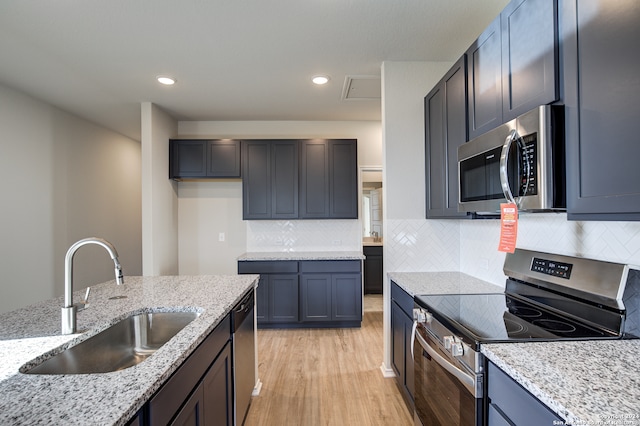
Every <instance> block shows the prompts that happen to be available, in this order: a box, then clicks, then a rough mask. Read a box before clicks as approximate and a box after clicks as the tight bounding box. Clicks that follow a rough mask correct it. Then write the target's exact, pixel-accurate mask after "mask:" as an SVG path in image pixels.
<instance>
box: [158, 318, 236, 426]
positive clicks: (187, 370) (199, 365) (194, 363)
mask: <svg viewBox="0 0 640 426" xmlns="http://www.w3.org/2000/svg"><path fill="white" fill-rule="evenodd" d="M230 338H231V316H230V315H227V316H226V317H225V319H224V320H222V322H221V323H220V324H218V326H217V327H216V328H215V329H214V330H213V331H212V332H211V334H209V336H208V337H207V338H206V339H205V340H204V341H203V342H202V343H201V344H200V346H198V347H197V348H196V350H195V351H194V352H193V353H192V354H191V355H189V358H187V360H186V361H185V362H184V364H182V366H181V367H180V368H179V369H178V370H177V371H176V372H175V373H173V375H172V376H171V377H170V378H169V380H168V381H167V382H166V383H165V384H164V386H162V387H161V388H160V390H159V391H158V393H156V394H155V395H154V396H153V397H152V398H151V400H150V401H149V417H150V421H151V424H168V423H169V421H170V420H171V419H172V418H173V416H174V415H175V414H176V413H177V412H178V410H179V409H180V406H181V405H182V403H183V402H184V401H185V399H186V397H187V395H189V394H190V393H191V391H192V390H193V389H194V388H195V387H196V386H197V385H198V382H199V381H200V379H201V378H202V376H204V373H205V372H206V371H207V369H208V368H209V366H210V365H211V363H212V362H213V360H214V359H215V357H216V355H217V354H218V353H219V352H220V351H221V350H223V349H224V346H225V345H226V344H227V342H228V341H229V339H230Z"/></svg>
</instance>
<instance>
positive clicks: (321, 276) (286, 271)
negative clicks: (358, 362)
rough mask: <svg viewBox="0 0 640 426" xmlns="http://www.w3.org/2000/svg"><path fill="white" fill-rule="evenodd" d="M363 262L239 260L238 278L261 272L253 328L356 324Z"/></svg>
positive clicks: (359, 308)
mask: <svg viewBox="0 0 640 426" xmlns="http://www.w3.org/2000/svg"><path fill="white" fill-rule="evenodd" d="M361 264H362V262H361V261H359V260H335V261H331V260H329V261H239V262H238V274H260V282H259V284H258V289H257V293H256V305H257V319H258V326H259V327H261V328H273V327H335V326H344V327H352V326H360V324H361V321H362V266H361Z"/></svg>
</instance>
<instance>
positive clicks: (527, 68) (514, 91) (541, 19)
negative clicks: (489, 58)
mask: <svg viewBox="0 0 640 426" xmlns="http://www.w3.org/2000/svg"><path fill="white" fill-rule="evenodd" d="M557 17H558V13H557V2H556V1H549V0H544V1H540V0H514V1H512V2H510V3H509V4H508V5H507V6H506V7H505V8H504V10H503V11H502V13H501V14H500V22H501V33H502V107H503V110H502V111H503V120H502V121H503V122H507V121H509V120H511V119H513V118H516V117H517V116H519V115H521V114H524V113H525V112H527V111H530V110H531V109H533V108H535V107H537V106H539V105H546V104H549V103H551V102H554V101H556V100H557V99H558V88H557V86H558V79H557V75H558V73H557V65H556V63H557V59H556V58H557V53H558V42H557V40H558V36H557V30H556V29H557V28H558V25H557V19H558V18H557Z"/></svg>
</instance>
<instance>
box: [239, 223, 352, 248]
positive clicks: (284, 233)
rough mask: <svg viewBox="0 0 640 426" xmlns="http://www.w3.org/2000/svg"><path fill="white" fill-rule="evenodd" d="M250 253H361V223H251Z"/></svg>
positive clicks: (249, 233)
mask: <svg viewBox="0 0 640 426" xmlns="http://www.w3.org/2000/svg"><path fill="white" fill-rule="evenodd" d="M247 251H248V252H280V251H362V230H361V229H360V221H358V220H353V219H348V220H347V219H344V220H250V221H247Z"/></svg>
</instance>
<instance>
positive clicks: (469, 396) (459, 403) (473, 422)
mask: <svg viewBox="0 0 640 426" xmlns="http://www.w3.org/2000/svg"><path fill="white" fill-rule="evenodd" d="M414 335H415V337H414V344H413V358H414V369H415V394H414V399H415V414H414V418H415V424H416V425H417V426H437V425H447V426H480V425H482V416H483V411H482V375H481V374H473V373H471V372H469V371H465V370H463V369H462V368H461V366H460V365H456V362H455V360H454V359H452V356H451V355H450V354H449V353H448V352H447V351H446V350H445V349H444V348H443V347H442V345H441V344H440V343H439V342H438V341H437V339H435V338H433V337H432V336H431V335H430V334H429V332H427V330H426V329H425V328H424V326H423V325H421V324H418V326H417V328H416V329H415V331H414Z"/></svg>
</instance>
